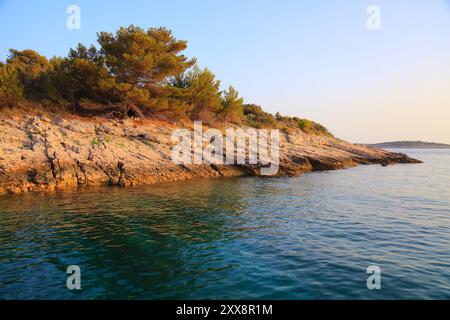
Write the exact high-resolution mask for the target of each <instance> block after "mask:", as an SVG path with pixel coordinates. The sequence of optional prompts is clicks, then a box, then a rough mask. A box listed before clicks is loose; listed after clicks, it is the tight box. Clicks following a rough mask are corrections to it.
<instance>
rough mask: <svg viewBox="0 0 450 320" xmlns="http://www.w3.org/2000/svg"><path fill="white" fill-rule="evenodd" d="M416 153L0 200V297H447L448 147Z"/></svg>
mask: <svg viewBox="0 0 450 320" xmlns="http://www.w3.org/2000/svg"><path fill="white" fill-rule="evenodd" d="M410 153H411V152H410ZM411 155H412V156H415V157H417V158H420V159H422V160H424V161H425V164H421V165H397V166H392V167H387V168H382V167H380V166H363V167H358V168H354V169H350V170H344V171H335V172H324V173H312V174H307V175H304V176H301V177H299V178H276V179H258V178H248V179H220V180H196V181H189V182H183V183H176V184H164V185H160V186H147V187H135V188H128V189H117V188H98V189H89V190H86V191H80V192H59V193H54V194H25V195H14V196H9V195H8V196H2V197H0V298H3V299H14V298H25V299H38V298H40V299H58V298H59V299H85V298H87V299H95V298H102V299H105V298H106V299H107V298H130V299H179V298H186V299H206V298H207V299H216V298H217V299H221V298H223V299H230V298H235V299H241V298H255V299H331V298H335V299H342V298H352V299H359V298H365V299H378V298H387V299H397V298H400V299H403V298H437V299H444V298H447V299H448V298H450V284H449V281H450V219H449V211H450V210H449V208H450V187H449V186H450V152H449V151H442V150H436V151H432V150H425V151H414V152H412V153H411ZM372 264H375V265H379V266H380V267H381V270H382V290H380V291H369V290H368V289H367V287H366V279H367V276H368V275H367V274H366V268H367V267H368V266H369V265H372ZM69 265H79V266H80V267H81V273H82V290H81V291H69V290H68V289H67V288H66V279H67V275H66V268H67V266H69Z"/></svg>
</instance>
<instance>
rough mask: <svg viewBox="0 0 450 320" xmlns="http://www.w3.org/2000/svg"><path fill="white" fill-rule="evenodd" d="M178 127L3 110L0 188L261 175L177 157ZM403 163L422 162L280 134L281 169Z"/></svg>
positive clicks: (294, 171) (297, 133) (288, 172)
mask: <svg viewBox="0 0 450 320" xmlns="http://www.w3.org/2000/svg"><path fill="white" fill-rule="evenodd" d="M177 128H179V124H174V123H170V122H167V121H162V120H155V119H147V120H139V119H132V118H130V119H125V120H117V119H107V118H102V117H98V118H96V117H89V118H87V117H82V116H76V115H72V114H67V115H55V114H51V113H36V114H31V113H30V114H19V113H15V114H8V113H4V114H2V115H1V116H0V194H2V193H3V194H5V193H23V192H29V191H54V190H59V189H65V188H77V187H87V186H93V185H116V186H133V185H149V184H157V183H161V182H168V181H181V180H188V179H193V178H209V177H220V176H230V177H231V176H258V175H260V168H259V167H258V166H254V165H209V164H201V165H177V164H175V163H173V161H172V160H171V149H172V146H173V144H174V143H173V141H172V140H171V133H172V132H173V130H175V129H177ZM397 163H420V161H419V160H416V159H412V158H410V157H408V156H407V155H405V154H401V153H392V152H389V151H386V150H382V149H377V148H371V147H368V146H365V145H359V144H352V143H349V142H346V141H343V140H340V139H336V138H332V137H325V136H318V135H309V134H306V133H304V132H302V131H301V130H294V131H293V132H289V133H281V146H280V167H279V172H278V176H298V175H300V174H302V173H304V172H311V171H323V170H337V169H345V168H350V167H354V166H356V165H361V164H365V165H368V164H379V165H383V166H387V165H391V164H397Z"/></svg>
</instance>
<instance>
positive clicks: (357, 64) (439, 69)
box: [0, 0, 450, 143]
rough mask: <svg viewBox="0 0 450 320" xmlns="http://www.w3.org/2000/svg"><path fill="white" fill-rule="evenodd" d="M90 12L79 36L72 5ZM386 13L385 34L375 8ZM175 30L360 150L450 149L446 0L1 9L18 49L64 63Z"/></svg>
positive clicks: (227, 74)
mask: <svg viewBox="0 0 450 320" xmlns="http://www.w3.org/2000/svg"><path fill="white" fill-rule="evenodd" d="M70 4H75V5H78V6H79V7H80V8H81V30H68V29H67V28H66V19H67V17H68V15H67V14H66V8H67V6H68V5H70ZM371 4H376V5H378V6H379V7H380V8H381V27H382V28H381V30H378V31H370V30H368V29H367V27H366V20H367V18H368V15H367V14H366V9H367V7H368V6H369V5H371ZM129 24H135V25H138V26H141V27H144V28H147V27H152V26H166V27H168V28H170V29H172V30H173V32H174V34H175V35H176V36H177V37H178V38H180V39H184V40H187V41H188V42H189V49H188V51H187V54H188V55H189V56H195V57H197V58H198V61H199V64H200V65H201V66H207V67H208V68H210V69H211V70H212V71H213V72H214V73H215V74H216V76H217V78H219V79H221V80H222V83H223V86H224V87H225V86H228V85H229V84H232V85H234V86H235V87H236V88H237V89H238V90H239V92H240V93H241V94H242V96H244V98H245V101H246V102H253V103H257V104H260V105H262V106H263V108H264V109H266V110H267V111H269V112H273V113H274V112H276V111H280V112H281V113H283V114H288V115H296V116H300V117H307V118H310V119H313V120H316V121H318V122H321V123H322V124H324V125H325V126H327V127H328V128H329V129H330V130H331V131H332V132H334V133H335V134H336V135H337V136H338V137H341V138H343V139H348V140H351V141H355V142H377V141H385V140H397V139H414V140H416V139H423V140H433V141H440V142H447V143H450V125H449V124H448V123H449V119H450V1H449V0H371V1H366V0H353V1H344V0H319V1H317V0H315V1H312V0H311V1H301V0H290V1H288V0H280V1H264V0H245V1H243V0H226V1H225V0H216V1H211V0H204V1H201V0H197V1H196V0H192V1H181V0H172V1H170V2H169V1H163V0H159V1H151V0H147V1H137V0H136V1H133V0H127V1H113V0H95V1H87V0H86V1H85V0H82V1H76V0H71V1H65V0H62V1H51V0H46V1H44V0H40V1H31V0H30V1H24V0H0V59H1V60H4V59H5V58H6V55H7V51H8V49H9V48H17V49H25V48H32V49H35V50H37V51H38V52H40V53H41V54H44V55H46V56H48V57H51V56H53V55H65V54H66V53H67V51H68V49H69V48H70V47H74V46H75V45H76V44H77V43H78V42H82V43H84V44H91V43H95V40H96V34H95V33H96V32H97V31H114V30H116V29H117V28H118V27H119V26H126V25H129Z"/></svg>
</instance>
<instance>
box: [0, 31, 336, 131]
mask: <svg viewBox="0 0 450 320" xmlns="http://www.w3.org/2000/svg"><path fill="white" fill-rule="evenodd" d="M97 37H98V39H97V41H98V48H97V47H95V46H93V45H92V46H90V47H86V46H84V45H82V44H79V45H78V46H77V47H76V48H75V49H71V50H70V51H69V53H68V55H67V57H54V58H52V59H50V60H48V59H47V58H45V57H43V56H41V55H40V54H38V53H37V52H35V51H33V50H23V51H18V50H14V49H11V50H10V54H9V56H8V58H7V60H6V61H5V62H4V63H3V62H0V107H5V106H8V107H16V106H18V105H20V104H22V103H36V104H40V105H42V106H44V107H45V106H53V107H54V106H57V107H58V108H61V110H67V111H71V112H74V113H78V114H85V115H104V116H113V117H139V118H144V117H148V116H158V117H160V118H164V119H167V120H179V119H182V118H186V119H188V118H189V119H193V120H202V121H203V122H205V123H215V122H228V123H235V124H238V125H250V126H253V127H259V128H262V127H276V128H282V129H286V130H287V129H288V128H299V129H301V130H303V131H305V132H307V133H316V134H323V135H330V134H329V132H328V131H327V130H326V128H324V127H323V126H321V125H319V124H317V123H314V122H312V121H309V120H305V119H299V118H289V117H282V116H280V115H279V114H277V115H276V116H273V115H271V114H269V113H266V112H264V111H263V110H262V109H261V107H259V106H256V105H252V104H244V101H243V98H241V97H240V96H239V93H238V92H237V91H236V89H235V88H233V87H231V86H230V87H229V88H228V89H227V90H221V89H220V81H219V80H217V79H216V78H215V76H214V74H213V73H212V72H211V71H209V70H208V69H206V68H205V69H200V68H199V67H198V65H197V64H196V60H195V59H189V58H188V57H186V56H185V55H184V54H182V52H183V51H184V50H185V49H186V47H187V42H186V41H182V40H177V39H176V38H175V37H174V36H173V35H172V32H171V31H170V30H168V29H166V28H150V29H148V30H144V29H142V28H139V27H136V26H133V25H131V26H129V27H122V28H120V29H119V30H118V31H116V32H115V33H108V32H100V33H98V34H97Z"/></svg>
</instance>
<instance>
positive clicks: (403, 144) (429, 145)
mask: <svg viewBox="0 0 450 320" xmlns="http://www.w3.org/2000/svg"><path fill="white" fill-rule="evenodd" d="M368 146H370V147H374V148H381V149H384V148H398V149H450V145H449V144H444V143H435V142H424V141H391V142H383V143H375V144H368Z"/></svg>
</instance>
